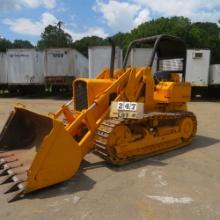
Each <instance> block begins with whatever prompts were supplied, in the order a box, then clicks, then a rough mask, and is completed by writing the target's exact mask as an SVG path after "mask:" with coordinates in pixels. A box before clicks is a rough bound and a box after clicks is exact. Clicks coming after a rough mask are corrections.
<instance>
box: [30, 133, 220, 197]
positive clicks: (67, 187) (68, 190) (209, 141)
mask: <svg viewBox="0 0 220 220" xmlns="http://www.w3.org/2000/svg"><path fill="white" fill-rule="evenodd" d="M218 142H220V140H218V139H214V138H211V137H205V136H200V135H197V136H196V137H195V139H194V141H193V142H192V143H191V144H190V145H188V146H185V147H182V148H179V149H177V150H173V151H170V152H167V153H163V154H160V155H157V156H154V157H148V158H145V159H142V160H139V161H135V162H132V163H129V164H127V165H124V166H113V165H111V164H108V163H106V162H105V161H102V160H99V161H98V162H90V161H88V160H83V162H82V164H81V167H80V170H79V171H78V173H77V174H76V175H75V176H74V177H72V178H71V179H70V180H68V181H66V182H64V183H61V184H56V185H54V186H51V187H48V188H46V189H41V190H39V191H36V192H34V193H31V194H29V195H27V199H39V198H40V199H45V198H50V197H57V196H62V195H71V194H74V193H76V192H79V191H89V190H91V189H92V188H93V187H94V185H95V184H96V182H95V181H94V180H93V179H91V178H90V177H88V176H87V175H85V173H84V172H85V171H87V170H89V169H98V168H100V167H107V168H109V169H111V170H113V171H115V172H123V171H126V170H132V169H137V168H140V167H144V166H148V165H151V166H166V165H167V163H165V162H163V160H165V159H167V158H170V157H175V156H177V155H180V154H184V153H186V152H188V151H192V150H196V149H199V148H205V147H211V146H212V145H214V144H216V143H218Z"/></svg>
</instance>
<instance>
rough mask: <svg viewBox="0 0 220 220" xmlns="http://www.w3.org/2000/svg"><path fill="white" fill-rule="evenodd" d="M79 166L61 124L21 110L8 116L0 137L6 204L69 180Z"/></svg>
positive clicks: (78, 154) (75, 146) (71, 141)
mask: <svg viewBox="0 0 220 220" xmlns="http://www.w3.org/2000/svg"><path fill="white" fill-rule="evenodd" d="M80 162H81V151H80V147H79V146H78V143H77V142H76V141H75V140H74V139H73V138H72V136H71V135H70V134H69V133H68V132H67V131H66V130H65V127H64V125H63V123H61V122H60V121H57V120H54V119H52V118H50V117H49V116H44V115H40V114H37V113H34V112H31V111H29V110H27V109H25V108H22V107H16V108H15V111H13V112H12V113H11V115H10V116H9V118H8V120H7V122H6V124H5V126H4V128H3V130H2V133H1V135H0V176H3V177H2V178H1V179H0V181H1V183H2V184H4V183H10V184H8V185H9V189H8V190H7V191H6V192H5V193H11V196H10V199H9V202H11V201H14V200H17V199H19V198H21V197H23V196H24V195H25V194H26V193H28V192H31V191H35V190H37V189H41V188H44V187H47V186H50V185H53V184H56V183H59V182H62V181H65V180H67V179H69V178H71V177H72V176H73V175H74V174H75V173H76V171H77V170H78V168H79V165H80ZM12 192H13V193H12Z"/></svg>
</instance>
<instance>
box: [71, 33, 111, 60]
mask: <svg viewBox="0 0 220 220" xmlns="http://www.w3.org/2000/svg"><path fill="white" fill-rule="evenodd" d="M106 44H108V42H107V40H106V39H105V40H104V39H102V38H100V37H96V36H92V37H84V38H82V39H81V40H77V41H75V42H74V43H73V44H72V47H73V48H75V49H76V50H78V51H80V52H81V53H82V54H84V55H85V56H86V57H88V48H89V47H91V46H101V45H106Z"/></svg>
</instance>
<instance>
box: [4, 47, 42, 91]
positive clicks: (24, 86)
mask: <svg viewBox="0 0 220 220" xmlns="http://www.w3.org/2000/svg"><path fill="white" fill-rule="evenodd" d="M6 59H7V62H6V63H7V65H6V70H7V84H8V88H9V90H10V91H12V92H13V91H17V90H19V91H20V92H21V93H30V92H31V91H34V90H36V88H38V89H39V88H43V86H44V74H43V73H44V52H42V51H36V50H35V49H8V50H7V53H6Z"/></svg>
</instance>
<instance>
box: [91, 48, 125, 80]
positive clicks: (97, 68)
mask: <svg viewBox="0 0 220 220" xmlns="http://www.w3.org/2000/svg"><path fill="white" fill-rule="evenodd" d="M122 59H123V53H122V49H121V48H119V47H116V48H115V62H114V63H115V64H114V67H115V68H121V67H122ZM110 60H111V47H110V46H93V47H89V78H96V76H97V74H99V73H100V72H101V71H102V70H103V69H104V68H106V67H108V68H109V67H110Z"/></svg>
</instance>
